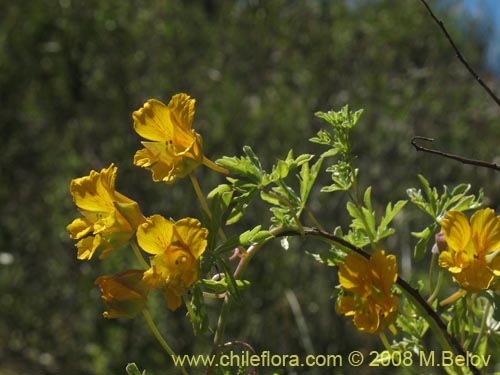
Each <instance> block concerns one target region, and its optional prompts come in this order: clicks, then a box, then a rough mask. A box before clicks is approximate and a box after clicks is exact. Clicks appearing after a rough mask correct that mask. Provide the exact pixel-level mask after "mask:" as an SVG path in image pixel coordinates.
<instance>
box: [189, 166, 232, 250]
mask: <svg viewBox="0 0 500 375" xmlns="http://www.w3.org/2000/svg"><path fill="white" fill-rule="evenodd" d="M189 178H190V179H191V183H192V184H193V188H194V192H195V193H196V196H197V197H198V200H199V201H200V204H201V208H202V209H203V211H205V213H206V214H207V216H208V217H209V218H210V219H211V218H212V213H211V212H210V208H209V207H208V203H207V200H206V199H205V196H204V195H203V192H202V191H201V187H200V184H199V182H198V179H197V178H196V176H195V174H194V173H193V172H191V173H190V174H189ZM219 236H220V238H222V240H223V241H225V240H227V237H226V235H225V233H224V231H223V230H222V228H219Z"/></svg>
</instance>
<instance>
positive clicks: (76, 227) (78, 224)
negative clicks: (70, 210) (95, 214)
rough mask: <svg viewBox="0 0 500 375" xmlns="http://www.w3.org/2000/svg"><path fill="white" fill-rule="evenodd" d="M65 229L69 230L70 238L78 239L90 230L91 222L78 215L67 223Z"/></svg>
mask: <svg viewBox="0 0 500 375" xmlns="http://www.w3.org/2000/svg"><path fill="white" fill-rule="evenodd" d="M66 229H67V230H68V232H70V238H72V239H73V240H79V239H80V238H82V237H85V236H86V235H87V234H89V233H91V232H92V223H90V222H89V221H88V220H86V219H85V218H80V217H79V218H77V219H75V220H73V221H72V222H71V223H70V224H68V225H67V226H66Z"/></svg>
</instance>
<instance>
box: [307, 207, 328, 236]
mask: <svg viewBox="0 0 500 375" xmlns="http://www.w3.org/2000/svg"><path fill="white" fill-rule="evenodd" d="M304 211H305V212H306V214H307V216H309V218H310V219H311V221H312V222H313V224H314V225H315V226H316V228H318V229H319V230H322V231H324V230H325V229H324V228H323V227H322V226H321V224H320V222H319V221H318V219H316V216H314V214H313V213H312V211H311V210H310V209H309V207H307V205H304Z"/></svg>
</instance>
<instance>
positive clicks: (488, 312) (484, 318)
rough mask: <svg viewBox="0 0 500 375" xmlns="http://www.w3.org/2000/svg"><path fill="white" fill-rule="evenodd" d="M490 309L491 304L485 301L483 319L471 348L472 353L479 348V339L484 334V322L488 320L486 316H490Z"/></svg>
mask: <svg viewBox="0 0 500 375" xmlns="http://www.w3.org/2000/svg"><path fill="white" fill-rule="evenodd" d="M490 309H491V303H490V301H489V300H486V306H485V308H484V312H483V318H482V319H481V326H480V327H479V332H478V334H477V338H476V341H475V342H474V346H473V347H472V352H473V353H476V352H477V348H478V347H479V344H480V342H481V338H482V337H483V335H484V332H485V331H486V322H487V320H488V315H490Z"/></svg>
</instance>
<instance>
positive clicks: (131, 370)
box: [125, 363, 146, 375]
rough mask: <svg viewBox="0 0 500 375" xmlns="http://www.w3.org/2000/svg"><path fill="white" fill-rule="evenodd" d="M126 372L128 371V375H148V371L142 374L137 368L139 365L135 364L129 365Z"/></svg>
mask: <svg viewBox="0 0 500 375" xmlns="http://www.w3.org/2000/svg"><path fill="white" fill-rule="evenodd" d="M125 371H127V375H146V370H144V371H143V372H140V371H139V368H138V367H137V365H136V364H135V363H129V364H128V365H127V366H126V367H125Z"/></svg>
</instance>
